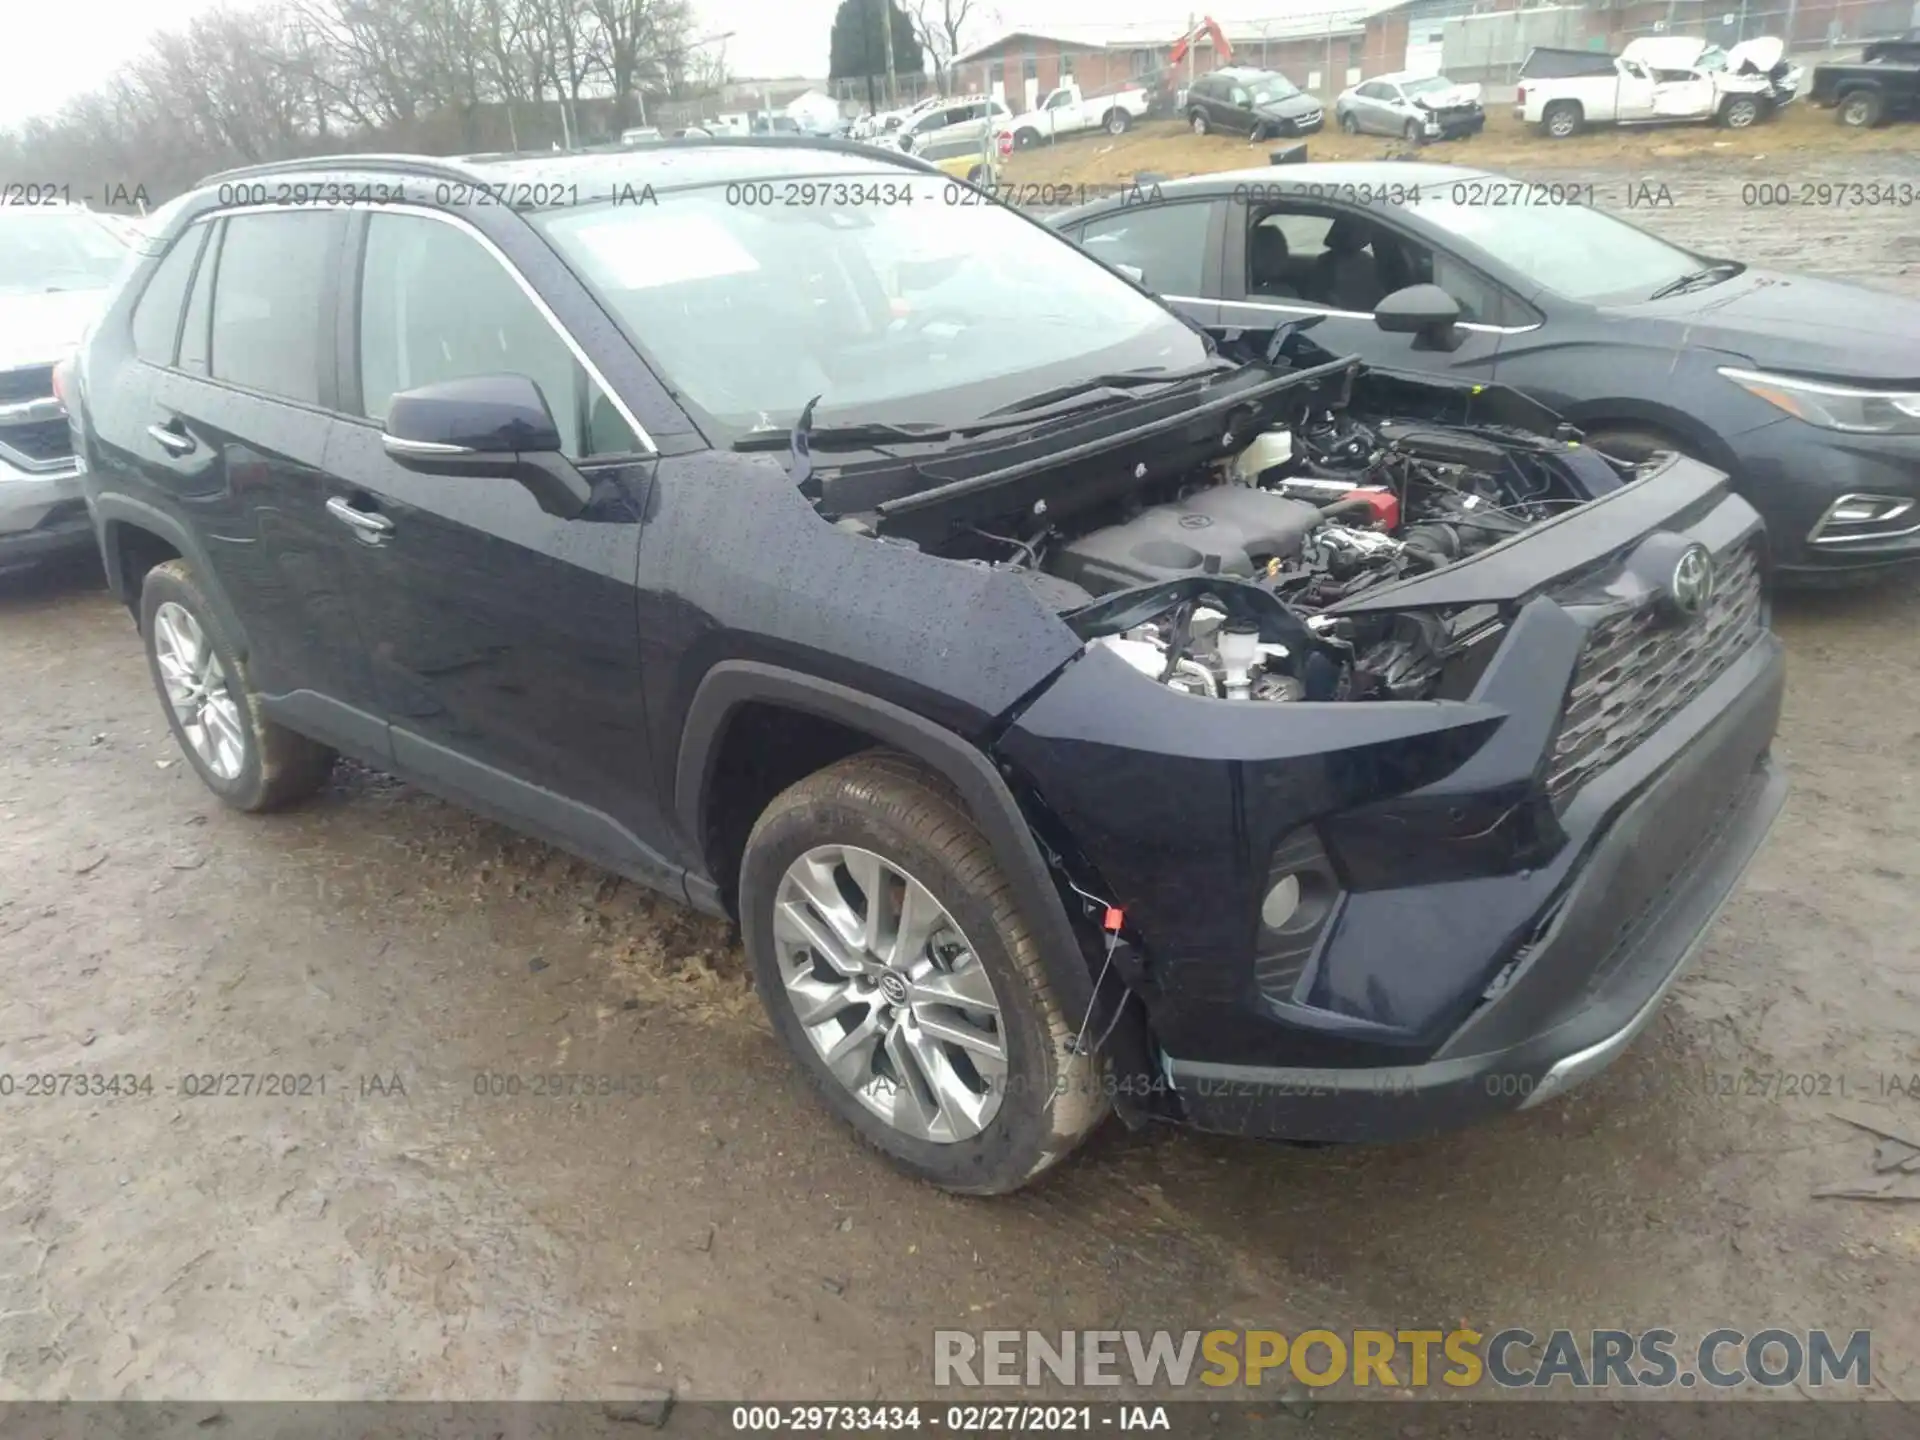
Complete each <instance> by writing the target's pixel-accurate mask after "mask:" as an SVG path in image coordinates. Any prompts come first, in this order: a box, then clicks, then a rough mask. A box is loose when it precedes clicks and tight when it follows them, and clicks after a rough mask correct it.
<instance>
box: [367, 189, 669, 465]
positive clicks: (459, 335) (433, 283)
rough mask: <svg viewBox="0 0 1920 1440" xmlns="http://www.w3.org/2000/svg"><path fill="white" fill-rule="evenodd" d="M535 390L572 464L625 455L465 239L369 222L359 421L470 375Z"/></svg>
mask: <svg viewBox="0 0 1920 1440" xmlns="http://www.w3.org/2000/svg"><path fill="white" fill-rule="evenodd" d="M501 374H511V375H524V376H526V377H527V378H528V379H530V380H532V381H533V382H534V384H536V385H538V386H539V387H540V393H541V394H542V395H543V396H545V397H546V402H547V408H548V409H549V410H551V411H552V412H553V418H554V422H555V424H556V425H557V426H558V427H559V430H560V443H561V448H562V450H563V451H564V452H565V453H566V454H567V455H569V456H571V457H573V458H575V459H583V458H585V457H586V456H589V455H612V454H624V453H627V452H629V451H632V450H635V449H637V448H639V447H638V445H637V443H636V441H635V438H634V436H633V433H632V431H631V430H630V429H628V427H627V425H626V423H625V422H624V421H623V420H621V419H620V417H619V412H618V411H617V410H615V409H614V407H613V405H612V403H611V402H610V401H609V400H608V399H607V397H606V395H605V394H604V393H603V392H601V391H600V389H599V388H598V387H597V386H595V385H593V384H592V382H591V381H589V380H588V379H587V375H586V372H585V371H584V370H583V369H582V368H581V367H580V364H579V362H578V361H577V360H575V359H574V357H573V352H572V351H571V350H570V349H568V348H567V345H566V342H565V341H563V340H562V339H561V338H560V335H559V333H558V332H557V331H556V330H555V329H554V328H553V326H552V324H551V323H550V322H549V321H548V320H547V318H546V316H545V315H543V314H541V312H540V311H539V310H538V309H537V308H535V306H534V303H533V302H532V301H531V300H529V299H528V298H527V295H526V292H525V291H523V290H522V289H521V288H520V286H519V284H518V283H517V282H516V281H515V280H514V278H513V276H512V275H511V274H509V273H508V272H507V270H506V268H505V267H504V266H503V265H502V264H501V263H500V261H498V260H496V259H495V258H494V257H493V255H492V254H491V253H490V252H489V251H488V250H487V249H486V248H485V247H484V246H482V245H481V243H480V242H479V241H478V240H476V239H475V238H474V237H473V236H472V235H469V234H467V233H466V232H465V231H464V230H461V229H459V228H457V227H456V226H453V225H449V224H446V223H445V222H443V221H439V220H430V219H428V218H426V217H425V216H421V215H381V214H376V215H372V216H369V217H368V221H367V253H366V260H365V263H364V265H363V267H362V272H361V282H360V393H361V406H360V408H361V412H362V413H363V414H365V415H366V416H368V417H369V418H370V419H373V420H383V419H385V418H386V414H387V409H388V407H389V406H390V405H391V404H392V403H393V397H394V396H395V395H396V394H398V393H399V392H400V391H402V390H411V389H413V388H414V387H415V386H419V385H429V384H432V383H434V382H436V381H440V380H457V379H461V378H463V377H465V376H470V375H501Z"/></svg>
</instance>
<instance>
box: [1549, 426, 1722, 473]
mask: <svg viewBox="0 0 1920 1440" xmlns="http://www.w3.org/2000/svg"><path fill="white" fill-rule="evenodd" d="M1580 443H1581V444H1582V445H1584V446H1586V447H1587V449H1589V450H1598V451H1599V452H1600V453H1601V454H1602V455H1611V456H1613V457H1614V458H1615V459H1616V460H1631V461H1633V462H1635V463H1636V464H1637V463H1639V462H1640V461H1642V460H1650V459H1652V458H1653V457H1654V456H1655V455H1657V454H1658V453H1659V452H1661V451H1662V450H1671V451H1673V452H1674V453H1675V454H1676V455H1685V456H1686V457H1687V458H1688V459H1690V460H1697V459H1699V458H1700V457H1699V456H1697V455H1693V454H1690V453H1689V452H1688V450H1687V448H1686V447H1685V446H1683V445H1682V444H1681V443H1680V442H1679V441H1677V440H1672V439H1669V438H1668V437H1667V436H1665V435H1662V434H1660V433H1659V432H1658V431H1657V430H1636V429H1633V428H1632V427H1630V426H1625V425H1621V426H1614V427H1611V428H1608V429H1605V430H1595V431H1593V432H1592V433H1591V434H1588V435H1586V436H1584V437H1583V438H1582V439H1581V441H1580ZM1705 463H1708V464H1711V463H1712V462H1711V461H1708V462H1705ZM1715 468H1718V467H1715Z"/></svg>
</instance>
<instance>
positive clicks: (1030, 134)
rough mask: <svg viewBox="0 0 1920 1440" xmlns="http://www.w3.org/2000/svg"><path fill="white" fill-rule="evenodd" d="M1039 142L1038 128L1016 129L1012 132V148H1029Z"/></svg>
mask: <svg viewBox="0 0 1920 1440" xmlns="http://www.w3.org/2000/svg"><path fill="white" fill-rule="evenodd" d="M1039 143H1040V132H1039V131H1038V130H1016V131H1014V132H1013V148H1014V149H1016V150H1031V149H1033V148H1034V147H1035V146H1037V145H1038V144H1039Z"/></svg>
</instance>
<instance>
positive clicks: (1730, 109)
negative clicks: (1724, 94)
mask: <svg viewBox="0 0 1920 1440" xmlns="http://www.w3.org/2000/svg"><path fill="white" fill-rule="evenodd" d="M1759 118H1760V102H1759V101H1758V100H1756V99H1754V98H1753V96H1751V95H1736V96H1735V97H1734V98H1733V99H1731V100H1729V101H1728V102H1727V108H1726V109H1724V110H1722V111H1721V112H1720V119H1721V122H1722V123H1723V124H1725V125H1726V127H1727V128H1728V129H1729V130H1745V129H1746V128H1747V127H1749V126H1750V125H1752V124H1753V123H1754V122H1755V121H1757V120H1758V119H1759Z"/></svg>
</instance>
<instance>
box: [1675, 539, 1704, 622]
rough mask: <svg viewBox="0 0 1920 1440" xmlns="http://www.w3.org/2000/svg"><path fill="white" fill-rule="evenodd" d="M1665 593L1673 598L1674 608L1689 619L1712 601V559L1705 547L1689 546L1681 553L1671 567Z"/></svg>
mask: <svg viewBox="0 0 1920 1440" xmlns="http://www.w3.org/2000/svg"><path fill="white" fill-rule="evenodd" d="M1667 591H1668V593H1669V594H1671V595H1672V596H1673V605H1674V608H1675V609H1676V610H1678V611H1679V612H1680V613H1681V614H1682V615H1685V616H1688V617H1689V618H1691V617H1692V616H1695V615H1698V614H1699V613H1700V612H1701V611H1702V610H1704V609H1706V608H1707V602H1708V601H1709V600H1711V599H1713V557H1712V556H1711V555H1709V554H1708V553H1707V547H1706V546H1704V545H1689V546H1688V547H1687V548H1686V550H1685V551H1683V552H1682V553H1681V556H1680V559H1679V562H1678V563H1677V564H1675V565H1674V567H1673V578H1672V579H1671V580H1669V581H1667Z"/></svg>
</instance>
